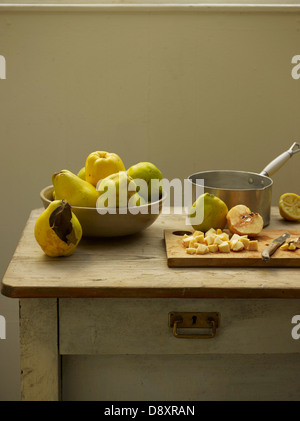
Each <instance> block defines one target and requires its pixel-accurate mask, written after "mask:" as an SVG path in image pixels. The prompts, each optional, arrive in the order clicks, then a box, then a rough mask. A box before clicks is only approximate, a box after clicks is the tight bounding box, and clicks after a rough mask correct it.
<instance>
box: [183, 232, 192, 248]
mask: <svg viewBox="0 0 300 421" xmlns="http://www.w3.org/2000/svg"><path fill="white" fill-rule="evenodd" d="M193 238H194V237H192V236H191V235H190V236H187V237H185V238H183V240H182V245H183V247H184V248H186V247H189V245H190V241H191V240H192V239H193Z"/></svg>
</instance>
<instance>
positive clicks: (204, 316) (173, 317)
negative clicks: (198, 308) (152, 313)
mask: <svg viewBox="0 0 300 421" xmlns="http://www.w3.org/2000/svg"><path fill="white" fill-rule="evenodd" d="M219 325H220V314H219V313H212V312H210V313H203V312H201V313H191V312H183V313H178V312H171V313H169V327H172V328H173V335H174V336H175V338H185V339H210V338H214V337H215V336H216V333H217V327H219ZM180 328H189V329H199V328H201V329H202V328H204V329H211V332H210V333H179V332H178V329H180Z"/></svg>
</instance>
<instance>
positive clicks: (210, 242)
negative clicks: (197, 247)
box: [205, 235, 215, 246]
mask: <svg viewBox="0 0 300 421" xmlns="http://www.w3.org/2000/svg"><path fill="white" fill-rule="evenodd" d="M214 241H215V237H214V236H212V235H208V236H207V237H205V242H206V244H207V245H208V246H209V245H210V244H213V243H214Z"/></svg>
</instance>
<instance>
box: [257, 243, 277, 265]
mask: <svg viewBox="0 0 300 421" xmlns="http://www.w3.org/2000/svg"><path fill="white" fill-rule="evenodd" d="M279 246H280V244H279V243H271V244H270V245H268V246H267V247H266V248H265V249H264V250H263V252H262V254H261V256H262V258H263V260H264V261H265V262H268V261H269V260H270V258H271V255H272V254H273V253H274V252H275V251H276V250H277V249H278V247H279Z"/></svg>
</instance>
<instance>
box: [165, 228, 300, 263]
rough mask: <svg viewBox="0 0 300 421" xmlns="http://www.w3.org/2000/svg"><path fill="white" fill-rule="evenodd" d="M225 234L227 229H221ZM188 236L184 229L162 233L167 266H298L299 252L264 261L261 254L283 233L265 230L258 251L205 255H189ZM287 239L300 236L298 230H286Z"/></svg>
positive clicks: (287, 253) (281, 231)
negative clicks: (185, 242) (184, 242)
mask: <svg viewBox="0 0 300 421" xmlns="http://www.w3.org/2000/svg"><path fill="white" fill-rule="evenodd" d="M224 231H226V230H224ZM185 232H186V233H187V234H188V233H191V232H189V231H187V230H186V229H182V230H181V231H180V230H169V229H168V230H165V231H164V235H165V244H166V252H167V260H168V266H169V267H208V266H210V267H251V266H252V267H285V268H286V267H300V249H297V250H295V251H286V250H281V249H280V248H279V249H277V250H276V252H275V253H274V254H273V255H272V257H271V259H270V261H269V262H264V261H263V260H262V258H261V252H262V251H263V249H264V248H265V247H266V246H267V245H269V244H270V243H271V242H272V241H273V240H274V239H275V238H278V237H280V236H281V235H282V234H284V233H285V232H286V231H285V230H272V229H264V230H263V231H262V232H261V233H260V234H259V236H257V237H256V239H257V240H258V251H248V250H241V251H238V252H234V251H231V252H230V253H220V252H217V253H207V254H204V255H199V254H198V255H190V254H187V253H186V250H185V249H184V247H183V246H182V239H183V235H184V233H185ZM288 232H289V233H290V234H291V237H290V238H297V237H300V230H288Z"/></svg>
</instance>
